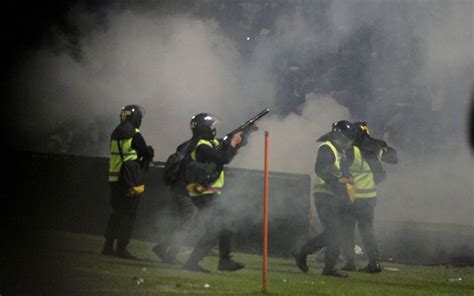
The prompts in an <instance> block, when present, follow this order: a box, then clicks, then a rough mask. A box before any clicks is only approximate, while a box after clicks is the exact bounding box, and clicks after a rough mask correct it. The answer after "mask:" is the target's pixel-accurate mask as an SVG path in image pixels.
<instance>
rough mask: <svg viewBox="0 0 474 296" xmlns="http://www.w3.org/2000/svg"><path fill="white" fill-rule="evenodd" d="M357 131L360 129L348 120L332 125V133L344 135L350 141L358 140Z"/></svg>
mask: <svg viewBox="0 0 474 296" xmlns="http://www.w3.org/2000/svg"><path fill="white" fill-rule="evenodd" d="M357 129H358V127H356V126H355V125H354V124H353V123H351V122H349V121H347V120H341V121H338V122H335V123H333V124H332V131H333V132H334V133H335V134H336V135H342V136H344V137H345V138H347V139H348V140H355V139H356V137H357V135H358V131H357Z"/></svg>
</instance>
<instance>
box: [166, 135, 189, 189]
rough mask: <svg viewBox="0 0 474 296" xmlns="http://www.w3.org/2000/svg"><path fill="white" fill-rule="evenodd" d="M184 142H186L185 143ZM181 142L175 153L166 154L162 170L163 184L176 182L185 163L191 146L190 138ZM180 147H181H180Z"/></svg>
mask: <svg viewBox="0 0 474 296" xmlns="http://www.w3.org/2000/svg"><path fill="white" fill-rule="evenodd" d="M185 143H186V144H185ZM185 143H183V144H181V145H180V146H179V147H178V148H179V149H177V150H176V152H175V153H173V154H171V155H170V156H168V159H167V160H166V164H165V169H164V172H163V183H164V184H165V185H173V184H175V183H176V182H178V174H179V171H180V170H181V168H182V167H183V166H184V165H185V163H186V159H187V156H188V154H189V152H190V151H189V150H190V148H192V146H193V145H191V144H192V143H193V141H192V140H188V141H187V142H185ZM180 147H181V148H180Z"/></svg>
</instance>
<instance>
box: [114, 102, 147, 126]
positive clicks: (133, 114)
mask: <svg viewBox="0 0 474 296" xmlns="http://www.w3.org/2000/svg"><path fill="white" fill-rule="evenodd" d="M144 116H145V109H144V108H143V107H141V106H138V105H127V106H125V107H122V111H120V122H124V121H125V120H127V121H130V122H131V123H132V124H133V126H134V127H135V128H139V127H140V124H141V123H142V117H144Z"/></svg>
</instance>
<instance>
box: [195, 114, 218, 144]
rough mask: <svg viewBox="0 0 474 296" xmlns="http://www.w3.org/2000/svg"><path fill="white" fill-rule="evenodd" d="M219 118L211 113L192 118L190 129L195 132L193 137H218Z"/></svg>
mask: <svg viewBox="0 0 474 296" xmlns="http://www.w3.org/2000/svg"><path fill="white" fill-rule="evenodd" d="M218 123H219V118H218V117H217V116H215V115H212V114H209V113H199V114H196V115H194V116H193V117H192V118H191V122H190V123H189V127H190V128H191V131H192V132H193V137H200V138H204V139H213V138H214V137H215V136H216V126H217V124H218Z"/></svg>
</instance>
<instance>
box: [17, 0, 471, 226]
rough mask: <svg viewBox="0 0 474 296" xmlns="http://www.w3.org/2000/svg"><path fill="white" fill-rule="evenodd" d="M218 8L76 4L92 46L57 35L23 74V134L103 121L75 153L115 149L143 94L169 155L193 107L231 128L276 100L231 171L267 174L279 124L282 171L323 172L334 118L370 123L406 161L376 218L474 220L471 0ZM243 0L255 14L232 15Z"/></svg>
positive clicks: (395, 171) (161, 147)
mask: <svg viewBox="0 0 474 296" xmlns="http://www.w3.org/2000/svg"><path fill="white" fill-rule="evenodd" d="M216 3H217V2H216ZM216 3H214V2H212V1H211V2H209V3H207V2H206V3H203V4H201V5H200V4H195V6H194V7H191V8H190V7H186V8H183V9H182V10H179V9H178V11H179V12H174V11H173V13H168V14H167V13H166V12H165V13H163V11H162V10H160V9H159V8H158V7H155V6H153V5H151V4H150V6H151V7H146V9H145V8H143V7H130V8H124V7H122V6H114V5H111V6H110V7H109V8H107V9H105V12H101V13H94V12H86V11H85V10H82V9H81V8H80V7H78V8H76V9H75V10H73V11H71V13H70V14H71V22H73V23H74V24H75V26H76V27H77V28H78V31H79V43H78V44H71V42H70V41H69V40H70V39H69V36H67V35H66V34H65V33H61V31H58V32H59V33H58V35H57V38H56V40H55V43H54V45H50V46H45V47H44V48H42V49H41V50H40V51H35V52H31V54H30V55H28V56H27V57H25V60H24V63H22V65H21V67H19V69H18V77H17V83H16V84H15V87H16V92H17V93H18V96H19V97H20V98H22V100H21V101H20V103H19V104H18V108H17V110H16V114H15V116H16V119H17V122H18V123H19V125H20V126H21V127H22V131H23V134H24V135H29V137H30V138H33V136H32V135H33V134H34V135H36V136H39V135H40V136H41V137H42V138H43V139H44V138H46V137H50V138H51V137H53V138H54V135H56V134H57V130H58V128H61V127H62V128H63V129H66V130H67V129H69V128H68V125H67V123H68V122H71V121H73V122H74V123H73V124H72V125H73V126H75V127H74V128H76V130H81V129H83V127H85V126H91V127H92V130H94V131H95V132H90V130H91V129H89V130H88V131H89V132H88V135H87V136H86V137H87V139H88V140H89V141H88V142H84V141H82V142H80V143H82V144H79V145H78V144H74V145H73V146H75V147H76V148H78V146H79V147H80V146H81V145H83V144H84V143H87V144H86V145H85V146H87V145H88V146H90V147H93V148H92V149H88V147H80V148H81V149H79V148H78V149H77V150H76V151H74V152H75V153H79V154H87V155H95V156H106V155H107V149H108V134H109V133H110V132H111V130H112V129H113V128H114V126H115V125H116V124H117V122H118V112H119V110H120V108H121V106H123V105H125V104H129V103H137V104H140V105H143V106H144V107H145V108H146V110H147V113H146V117H145V119H144V122H143V127H142V129H141V130H142V133H143V134H144V136H145V138H146V139H147V141H148V142H149V144H151V145H153V146H154V147H155V149H156V151H157V154H158V160H162V161H163V160H165V159H166V157H167V156H168V155H169V154H170V153H172V152H173V151H174V149H175V147H176V146H177V145H178V144H180V143H181V142H183V141H185V140H186V139H188V138H189V137H190V131H189V127H188V123H189V120H190V118H191V116H192V115H194V114H196V113H200V112H210V113H214V114H216V115H218V116H219V117H221V119H222V123H221V125H220V126H219V133H220V135H224V134H225V132H226V131H230V130H232V129H233V128H234V127H236V126H237V125H238V124H241V123H243V122H244V121H245V120H247V119H248V118H249V117H250V116H252V115H254V114H257V113H258V112H259V111H260V110H261V109H263V108H266V107H269V108H270V109H273V110H275V112H274V113H273V114H272V115H269V116H267V117H265V119H264V120H262V121H261V123H260V125H261V130H260V132H258V133H256V134H254V135H253V136H252V137H251V139H250V142H249V145H248V146H246V147H245V148H244V149H242V151H241V152H240V153H239V154H238V156H237V157H236V158H235V159H234V161H233V163H232V166H234V167H244V168H253V169H262V167H263V165H262V159H263V156H262V153H263V132H262V131H264V130H268V131H270V142H271V147H270V156H271V157H270V168H271V170H274V171H283V172H293V173H308V174H311V173H313V170H314V161H315V159H316V151H317V146H316V145H317V143H316V142H315V140H316V139H317V138H318V137H319V136H320V135H322V134H323V133H325V132H327V131H328V130H329V128H330V126H331V123H332V122H334V121H337V120H341V119H348V120H365V121H367V122H368V123H369V125H370V126H371V129H372V134H373V136H375V137H379V138H381V137H384V138H385V139H386V140H387V141H388V142H389V144H391V145H393V146H394V147H395V148H396V149H398V151H399V156H400V159H401V162H400V164H399V165H397V166H386V169H387V171H388V178H387V180H386V181H385V182H384V183H383V184H381V185H380V187H379V192H380V198H379V201H378V202H379V204H378V208H377V217H380V218H383V219H389V220H415V221H428V222H443V223H460V224H470V225H474V220H473V218H472V213H473V212H474V202H473V195H472V192H474V191H473V189H474V188H473V180H474V178H473V177H474V174H473V170H472V167H473V166H472V162H473V161H472V158H471V157H470V154H469V152H468V148H467V141H466V134H467V131H466V120H467V119H466V118H467V114H466V111H465V110H467V109H468V108H467V106H468V104H469V91H470V88H471V86H472V77H473V76H472V74H473V72H472V69H473V68H472V66H473V64H472V63H473V62H472V61H473V60H472V11H473V9H472V5H473V4H472V2H471V1H461V0H459V1H441V0H440V1H434V0H433V1H375V0H374V1H368V0H359V1H350V2H347V1H322V0H321V1H296V2H295V3H291V4H290V3H288V4H284V3H280V2H277V1H275V2H269V3H261V4H255V3H253V4H252V3H251V2H247V1H241V3H240V4H230V3H229V4H226V5H228V6H227V7H226V6H225V4H222V3H221V4H220V6H219V5H217V4H216ZM214 4H215V5H214ZM206 5H207V6H206ZM232 5H235V7H236V8H235V7H234V9H237V8H238V9H239V10H238V11H239V12H240V13H241V14H242V15H244V16H245V18H243V19H242V20H238V21H236V20H235V19H232V18H230V17H229V18H228V19H225V17H224V16H225V15H226V14H225V13H226V12H227V13H228V12H229V10H230V9H231V8H229V7H232ZM203 10H204V11H207V12H209V14H210V15H211V16H209V15H206V13H202V11H203ZM212 12H213V13H212ZM33 131H34V132H33ZM91 135H95V136H91ZM92 137H93V138H94V139H91V138H92ZM37 142H41V141H39V140H38V141H37ZM37 142H35V143H36V144H37ZM43 142H44V141H43ZM28 145H30V144H25V146H26V148H27V149H32V148H31V147H32V146H31V145H30V146H28ZM33 149H37V150H43V151H44V150H50V149H51V147H47V146H41V145H39V144H37V146H36V148H33Z"/></svg>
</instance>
